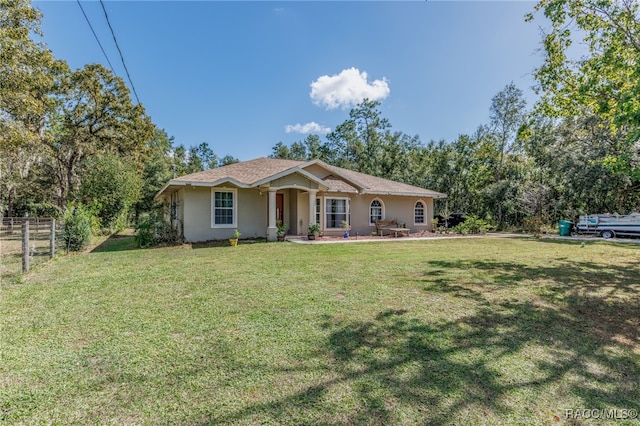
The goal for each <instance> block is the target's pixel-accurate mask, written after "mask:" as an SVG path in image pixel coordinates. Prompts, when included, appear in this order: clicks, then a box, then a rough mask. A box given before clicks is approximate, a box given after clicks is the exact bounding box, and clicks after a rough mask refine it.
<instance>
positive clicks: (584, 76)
mask: <svg viewBox="0 0 640 426" xmlns="http://www.w3.org/2000/svg"><path fill="white" fill-rule="evenodd" d="M638 7H639V6H638V2H637V1H636V0H614V1H604V0H580V1H574V0H540V1H539V2H538V4H537V5H536V6H535V11H538V12H539V11H542V12H543V13H544V16H545V17H546V18H547V19H548V20H549V21H550V22H551V28H550V31H548V32H547V33H546V34H545V35H544V38H543V52H544V54H545V60H544V63H543V65H542V66H541V67H540V68H538V69H537V71H536V72H535V76H536V79H537V80H538V83H539V87H538V91H539V92H541V93H542V98H541V101H540V102H539V104H538V111H539V112H540V113H541V114H542V115H544V116H552V117H577V116H583V115H584V116H589V115H596V116H598V117H599V118H600V120H601V123H602V124H603V125H605V126H607V127H608V129H609V131H610V133H612V134H613V135H614V136H615V137H616V139H621V140H622V142H621V143H620V144H619V145H618V146H617V147H615V149H613V150H611V151H610V152H609V153H608V154H607V156H606V158H605V160H604V161H603V163H604V164H606V165H607V166H609V167H610V168H611V169H612V170H614V171H615V172H617V173H621V174H625V175H627V176H629V177H631V178H632V179H634V180H636V181H640V161H639V158H638V149H639V148H640V147H639V146H638V143H637V141H638V139H639V138H640V102H638V99H639V98H640V19H639V18H638V10H639V9H638ZM527 19H528V20H529V21H531V20H533V19H534V17H533V14H529V15H528V17H527ZM578 38H581V39H582V41H583V42H584V46H586V50H587V51H586V53H585V54H584V55H583V56H581V57H580V58H578V59H575V58H572V57H570V48H571V46H572V45H573V43H574V41H575V40H576V39H578ZM619 136H620V138H619Z"/></svg>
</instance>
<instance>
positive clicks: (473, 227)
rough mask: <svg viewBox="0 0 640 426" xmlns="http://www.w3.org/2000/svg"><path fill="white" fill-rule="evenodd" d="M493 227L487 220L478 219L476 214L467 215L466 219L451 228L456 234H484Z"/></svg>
mask: <svg viewBox="0 0 640 426" xmlns="http://www.w3.org/2000/svg"><path fill="white" fill-rule="evenodd" d="M493 228H494V226H493V225H491V224H490V223H489V222H487V221H486V220H484V219H480V218H479V217H478V216H475V215H471V216H467V218H466V220H465V221H464V222H462V223H460V224H458V225H456V226H454V227H453V228H451V231H452V232H455V233H456V234H465V235H466V234H484V233H485V232H487V231H491V230H492V229H493Z"/></svg>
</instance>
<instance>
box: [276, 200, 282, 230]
mask: <svg viewBox="0 0 640 426" xmlns="http://www.w3.org/2000/svg"><path fill="white" fill-rule="evenodd" d="M278 222H279V223H281V224H282V223H284V194H276V223H278Z"/></svg>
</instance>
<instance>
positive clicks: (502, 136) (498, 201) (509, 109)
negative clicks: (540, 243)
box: [486, 82, 526, 227]
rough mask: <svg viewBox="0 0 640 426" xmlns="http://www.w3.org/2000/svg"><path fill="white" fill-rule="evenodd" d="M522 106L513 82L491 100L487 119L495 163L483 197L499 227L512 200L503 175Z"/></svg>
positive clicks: (508, 183)
mask: <svg viewBox="0 0 640 426" xmlns="http://www.w3.org/2000/svg"><path fill="white" fill-rule="evenodd" d="M525 107H526V102H525V100H524V97H523V95H522V90H520V89H518V88H517V87H516V85H515V84H513V82H511V83H509V84H508V85H507V86H506V87H505V88H504V89H502V90H501V91H500V92H498V94H496V95H495V96H494V97H493V99H491V107H490V109H489V111H490V116H489V117H490V119H491V131H492V133H493V136H494V138H495V144H496V151H497V153H498V161H497V163H496V164H495V168H494V182H493V185H492V187H491V188H488V191H487V192H486V194H487V195H488V196H489V198H490V201H491V202H493V203H494V204H495V206H496V219H497V222H498V226H499V227H500V226H502V225H503V220H504V218H503V216H504V214H503V207H504V203H505V201H506V200H507V199H508V198H513V191H512V187H513V186H512V185H511V182H509V180H508V179H507V176H506V173H505V156H506V155H507V154H510V153H511V152H512V151H513V149H514V145H515V139H516V135H517V132H518V129H519V128H520V127H521V126H522V125H523V124H524V118H525Z"/></svg>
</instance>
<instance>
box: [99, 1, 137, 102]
mask: <svg viewBox="0 0 640 426" xmlns="http://www.w3.org/2000/svg"><path fill="white" fill-rule="evenodd" d="M100 5H102V10H103V11H104V17H105V18H106V20H107V24H108V25H109V29H110V30H111V35H112V36H113V42H114V43H115V44H116V48H118V53H119V54H120V60H121V61H122V66H123V67H124V70H125V72H126V73H127V78H128V79H129V84H131V89H133V94H134V95H135V96H136V100H137V101H138V104H139V103H140V99H139V98H138V93H137V92H136V88H135V86H134V85H133V81H131V76H130V75H129V70H128V69H127V64H125V63H124V56H122V51H121V50H120V45H118V40H117V39H116V33H115V32H114V31H113V27H112V26H111V22H110V21H109V15H108V14H107V9H106V8H105V7H104V2H103V1H102V0H100Z"/></svg>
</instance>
